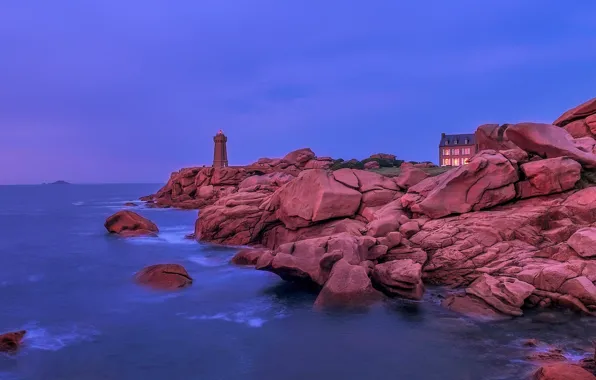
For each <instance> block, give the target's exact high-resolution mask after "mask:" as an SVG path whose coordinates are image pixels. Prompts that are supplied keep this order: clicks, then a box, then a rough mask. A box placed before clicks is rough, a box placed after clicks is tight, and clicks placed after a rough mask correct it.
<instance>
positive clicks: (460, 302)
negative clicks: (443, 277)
mask: <svg viewBox="0 0 596 380" xmlns="http://www.w3.org/2000/svg"><path fill="white" fill-rule="evenodd" d="M442 305H443V307H445V308H447V309H449V310H452V311H454V312H456V313H459V314H463V315H466V316H468V317H470V318H475V319H482V320H501V319H507V318H508V317H507V316H504V315H503V314H501V313H499V312H498V311H496V310H495V309H494V308H492V307H490V306H489V305H488V304H487V303H486V302H484V301H483V300H482V299H480V298H478V297H475V296H472V295H469V294H457V295H451V296H449V297H447V298H446V299H445V300H444V301H443V302H442Z"/></svg>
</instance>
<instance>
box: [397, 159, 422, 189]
mask: <svg viewBox="0 0 596 380" xmlns="http://www.w3.org/2000/svg"><path fill="white" fill-rule="evenodd" d="M401 168H402V170H401V172H400V173H399V175H398V176H397V177H395V179H394V180H395V183H396V184H397V186H399V187H400V188H402V189H405V190H407V189H409V188H410V187H412V186H414V185H416V184H418V183H420V182H421V181H422V180H424V179H426V178H428V177H429V175H428V174H427V173H426V172H425V171H424V170H422V169H418V168H416V167H413V166H409V165H406V166H405V167H404V165H402V166H401Z"/></svg>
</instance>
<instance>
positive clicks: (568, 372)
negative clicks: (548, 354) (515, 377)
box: [532, 363, 596, 380]
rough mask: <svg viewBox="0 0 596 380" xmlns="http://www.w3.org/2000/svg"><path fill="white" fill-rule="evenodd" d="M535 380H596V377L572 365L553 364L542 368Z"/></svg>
mask: <svg viewBox="0 0 596 380" xmlns="http://www.w3.org/2000/svg"><path fill="white" fill-rule="evenodd" d="M532 379H533V380H596V376H594V375H592V374H591V373H590V372H588V371H586V370H585V369H583V368H582V367H580V366H578V365H575V364H570V363H551V364H547V365H544V366H542V367H540V368H539V369H538V370H537V371H536V372H535V373H534V376H533V377H532Z"/></svg>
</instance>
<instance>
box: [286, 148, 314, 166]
mask: <svg viewBox="0 0 596 380" xmlns="http://www.w3.org/2000/svg"><path fill="white" fill-rule="evenodd" d="M314 158H315V153H314V152H313V151H312V150H311V149H310V148H303V149H298V150H295V151H293V152H290V153H288V154H286V156H285V157H284V158H283V159H282V160H283V161H286V162H288V163H290V164H291V165H295V166H304V165H306V163H307V162H308V161H310V160H312V159H314Z"/></svg>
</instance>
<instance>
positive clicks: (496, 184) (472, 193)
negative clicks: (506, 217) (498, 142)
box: [401, 150, 519, 219]
mask: <svg viewBox="0 0 596 380" xmlns="http://www.w3.org/2000/svg"><path fill="white" fill-rule="evenodd" d="M518 179H519V177H518V173H517V168H516V167H515V166H514V165H513V164H512V163H511V162H510V161H509V160H508V159H507V158H505V157H504V156H503V155H502V154H500V153H496V152H494V151H490V150H485V151H482V152H480V153H479V154H477V155H476V156H474V157H473V158H472V159H471V160H470V162H469V164H468V165H463V166H460V167H458V168H456V169H453V170H450V171H448V172H446V173H443V174H441V175H439V176H437V177H430V178H427V179H425V180H423V181H422V182H420V183H418V184H417V185H415V186H413V187H411V188H410V189H409V190H408V193H407V194H406V195H404V196H403V197H402V198H401V203H402V205H403V206H404V207H406V208H410V210H411V211H412V212H414V213H417V214H424V215H426V216H428V217H430V218H433V219H435V218H441V217H443V216H447V215H450V214H454V213H458V214H461V213H466V212H470V211H472V210H481V209H485V208H489V207H493V206H496V205H499V204H501V203H505V202H507V201H509V200H511V199H513V198H515V195H516V194H515V185H514V183H515V182H516V181H518Z"/></svg>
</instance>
